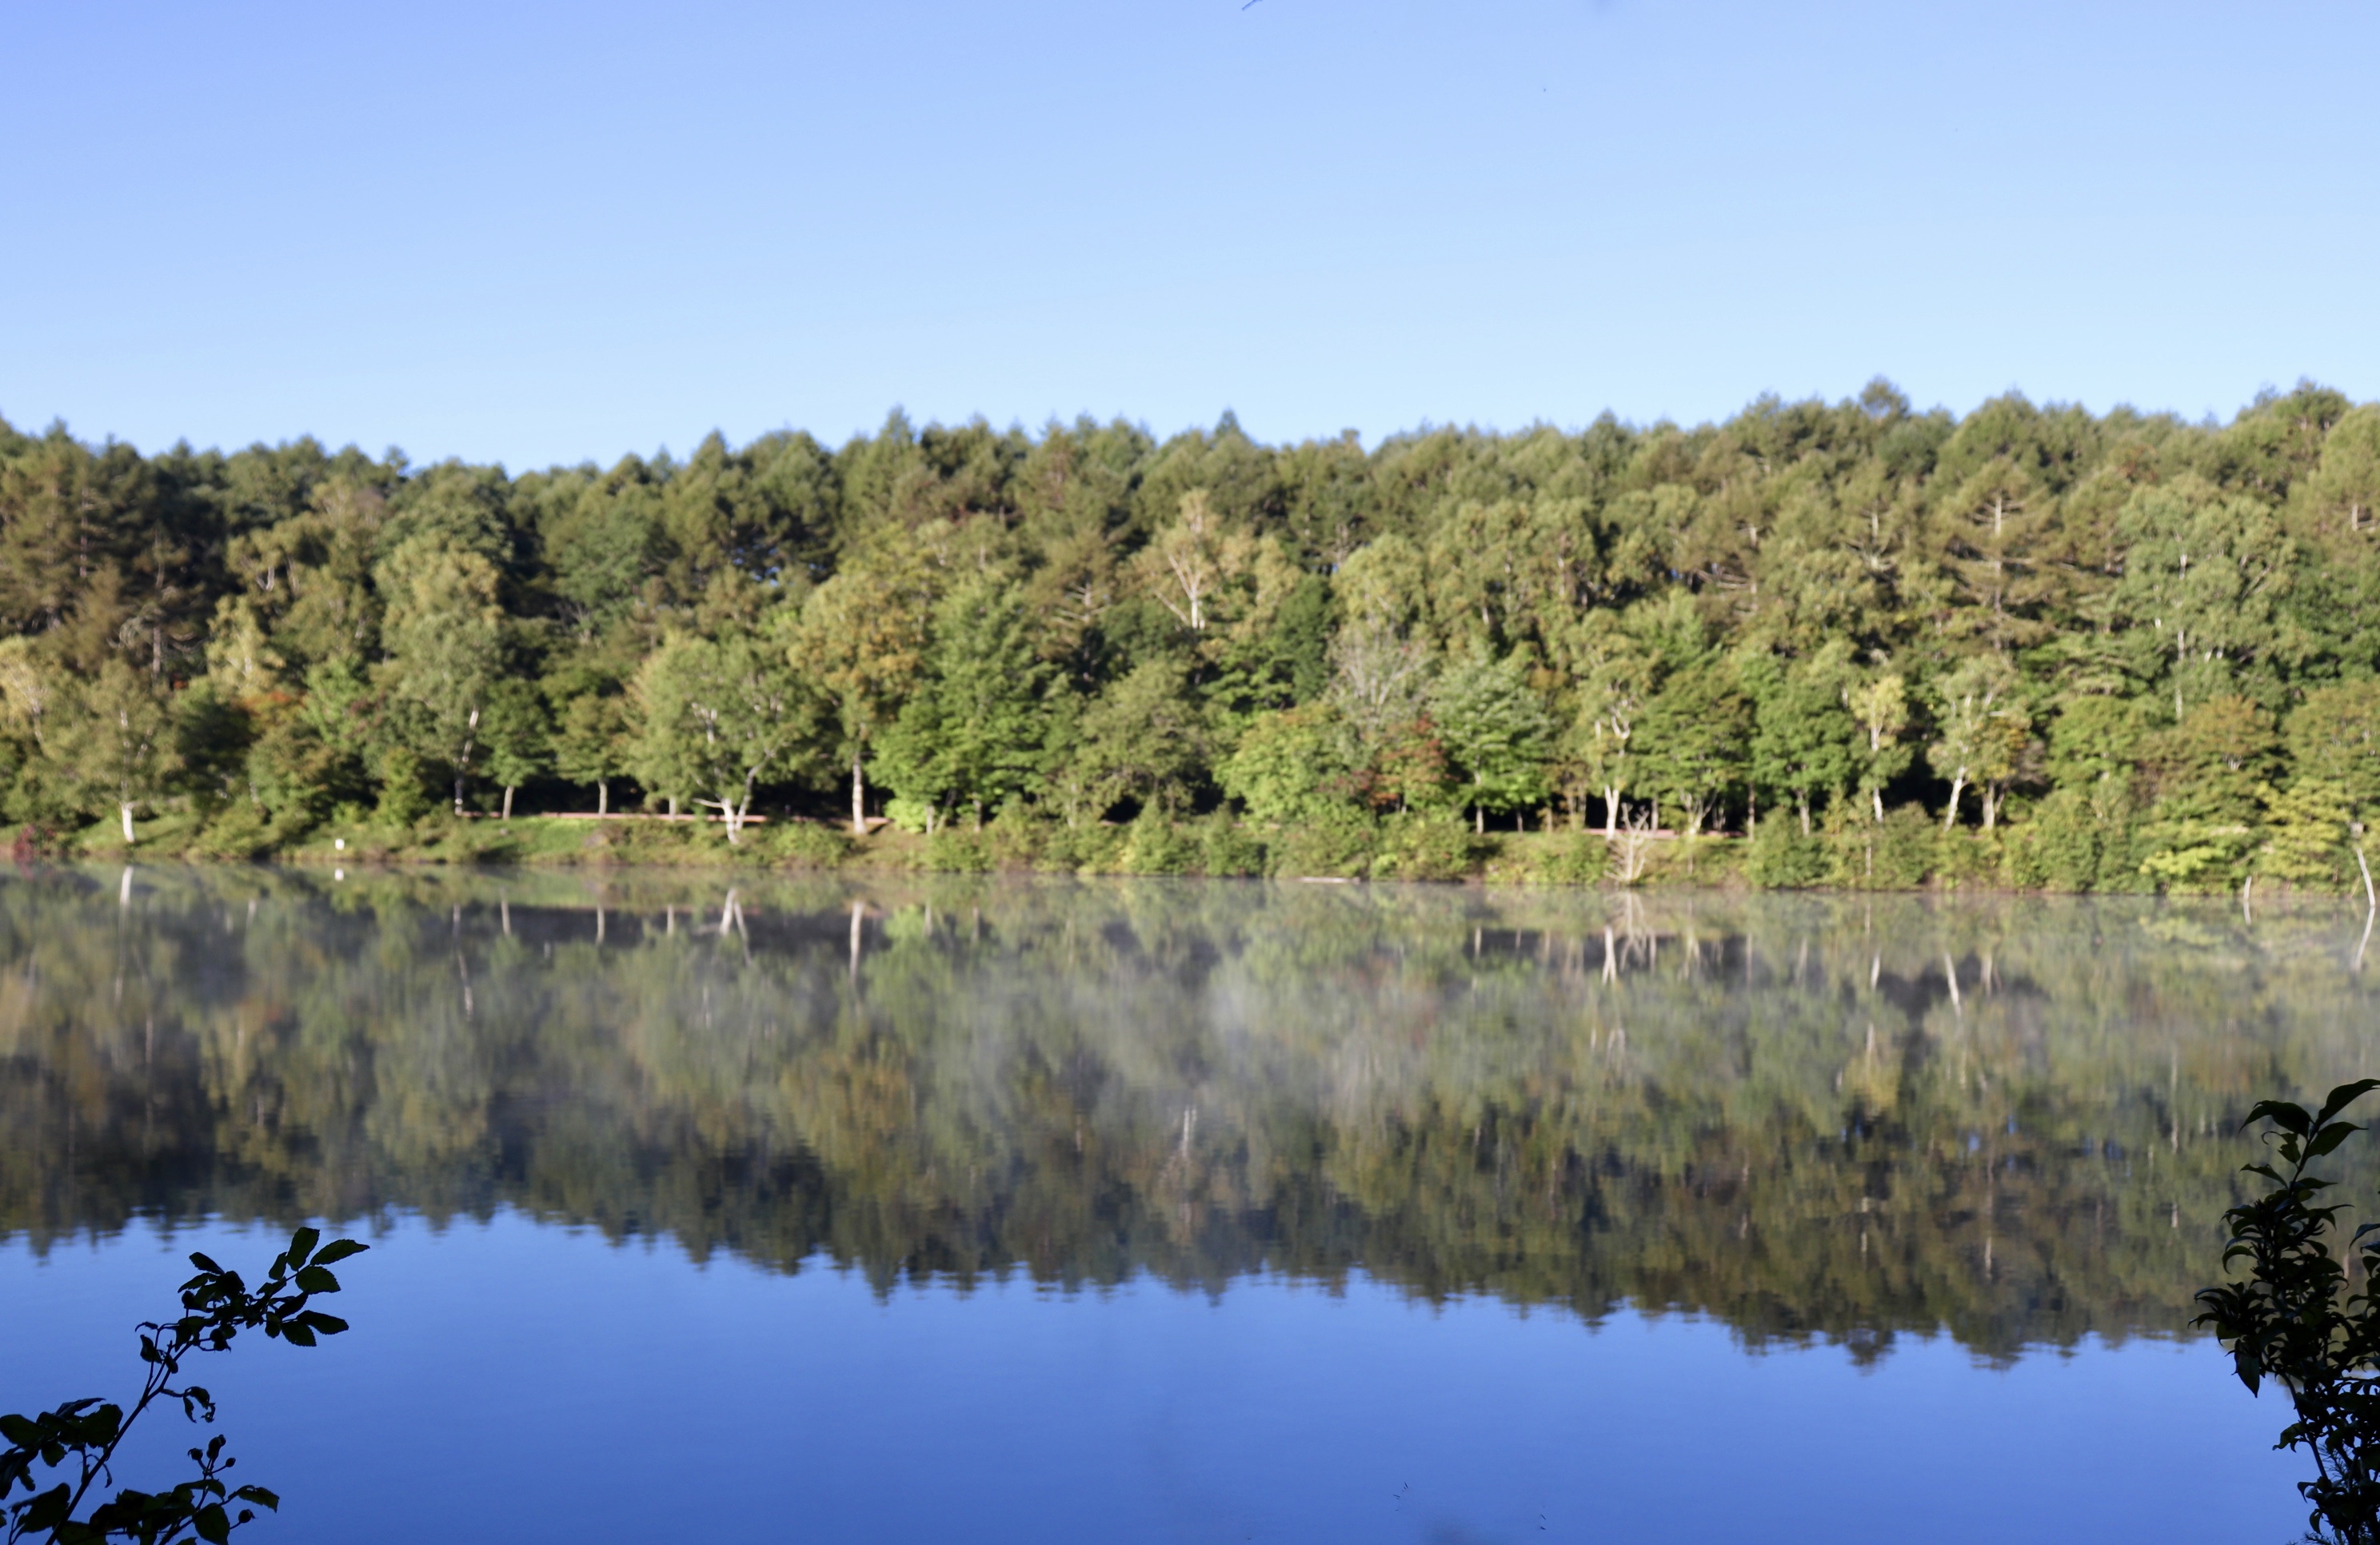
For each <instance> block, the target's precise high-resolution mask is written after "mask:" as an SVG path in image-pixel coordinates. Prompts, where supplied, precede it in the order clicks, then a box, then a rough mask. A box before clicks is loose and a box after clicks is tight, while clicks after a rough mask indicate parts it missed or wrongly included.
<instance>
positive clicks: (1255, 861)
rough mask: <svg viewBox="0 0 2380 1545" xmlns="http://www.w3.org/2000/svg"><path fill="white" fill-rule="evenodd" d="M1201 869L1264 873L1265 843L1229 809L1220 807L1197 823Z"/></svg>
mask: <svg viewBox="0 0 2380 1545" xmlns="http://www.w3.org/2000/svg"><path fill="white" fill-rule="evenodd" d="M1197 843H1198V872H1199V873H1201V874H1213V875H1237V874H1262V873H1263V872H1264V871H1265V845H1264V843H1263V842H1262V841H1261V840H1260V839H1259V838H1258V837H1257V834H1256V833H1254V832H1252V831H1250V830H1249V829H1248V828H1247V827H1245V826H1243V825H1242V824H1240V822H1238V821H1233V819H1232V817H1231V815H1230V814H1229V813H1228V812H1227V811H1223V810H1217V811H1216V812H1215V813H1214V814H1212V815H1210V816H1208V817H1207V819H1206V820H1204V821H1200V822H1199V823H1198V827H1197Z"/></svg>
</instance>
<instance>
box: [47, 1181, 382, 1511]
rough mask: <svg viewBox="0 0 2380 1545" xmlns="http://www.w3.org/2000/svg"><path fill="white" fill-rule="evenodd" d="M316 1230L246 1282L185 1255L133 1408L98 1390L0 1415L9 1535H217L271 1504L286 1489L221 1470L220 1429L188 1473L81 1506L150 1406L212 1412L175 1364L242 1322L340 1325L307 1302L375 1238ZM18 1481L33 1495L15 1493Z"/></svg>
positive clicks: (244, 1325)
mask: <svg viewBox="0 0 2380 1545" xmlns="http://www.w3.org/2000/svg"><path fill="white" fill-rule="evenodd" d="M321 1238H322V1235H321V1234H320V1233H319V1232H318V1231H316V1230H314V1229H311V1228H301V1229H299V1230H298V1231H297V1233H295V1234H293V1235H290V1236H289V1247H288V1248H286V1249H285V1250H283V1251H282V1252H281V1253H280V1254H279V1255H277V1256H275V1257H273V1264H272V1266H270V1267H269V1268H267V1269H266V1271H265V1274H264V1280H263V1282H262V1283H260V1284H258V1286H257V1287H256V1288H254V1289H253V1290H251V1289H250V1288H249V1286H248V1284H247V1283H246V1282H245V1281H243V1280H242V1279H241V1277H240V1274H239V1273H238V1272H237V1271H225V1269H224V1268H223V1267H221V1266H218V1265H217V1264H215V1262H214V1261H213V1260H212V1259H209V1258H208V1257H206V1256H204V1255H200V1254H194V1255H192V1256H191V1257H190V1264H191V1265H193V1266H195V1267H197V1268H198V1269H199V1271H198V1275H196V1276H194V1277H192V1278H191V1279H190V1280H189V1281H188V1282H186V1283H183V1284H182V1313H181V1316H180V1318H178V1319H176V1320H168V1321H157V1320H148V1321H143V1322H142V1323H141V1324H140V1326H139V1327H138V1332H139V1335H140V1361H141V1363H142V1365H143V1369H144V1371H143V1373H142V1376H141V1381H140V1396H139V1398H138V1399H136V1400H134V1401H133V1403H132V1408H131V1410H130V1411H129V1412H128V1411H126V1410H125V1409H124V1407H122V1406H120V1405H115V1404H114V1403H112V1402H103V1401H102V1400H100V1399H98V1398H97V1397H96V1396H94V1397H92V1398H90V1399H86V1400H70V1401H67V1403H66V1404H65V1405H60V1406H57V1407H55V1409H53V1410H48V1411H44V1412H42V1413H41V1414H40V1415H38V1416H31V1417H26V1416H16V1415H11V1416H5V1417H0V1437H4V1438H6V1440H7V1442H8V1444H9V1447H8V1449H7V1450H6V1453H0V1509H5V1512H6V1520H7V1534H6V1539H7V1540H8V1541H9V1542H10V1545H15V1542H16V1541H18V1540H27V1539H30V1540H45V1541H48V1542H50V1545H95V1542H97V1541H103V1540H130V1541H138V1542H140V1545H170V1542H171V1541H175V1540H180V1539H202V1540H206V1541H208V1542H209V1545H221V1542H222V1541H223V1540H225V1539H229V1538H230V1536H231V1532H232V1530H234V1529H236V1528H237V1527H240V1526H241V1525H243V1524H246V1523H249V1522H250V1521H251V1520H253V1519H254V1518H255V1516H256V1509H257V1508H260V1507H261V1508H265V1509H268V1510H277V1509H278V1508H279V1507H280V1505H281V1499H280V1498H279V1497H278V1496H277V1495H275V1494H274V1493H273V1492H271V1491H268V1490H265V1489H264V1488H263V1487H261V1486H237V1487H236V1486H233V1485H232V1484H231V1482H230V1481H229V1480H228V1479H227V1478H225V1477H226V1473H227V1472H228V1471H229V1470H230V1469H231V1468H232V1466H234V1465H235V1464H237V1461H236V1460H234V1459H232V1458H229V1457H228V1456H226V1455H225V1453H224V1437H223V1435H222V1434H221V1433H217V1434H215V1435H214V1436H213V1437H212V1438H209V1439H208V1440H207V1441H206V1442H205V1443H204V1444H203V1445H201V1446H200V1447H196V1448H192V1449H190V1450H189V1451H188V1454H189V1457H190V1460H191V1462H192V1463H194V1464H195V1465H197V1466H198V1474H197V1475H196V1476H195V1477H193V1478H190V1479H188V1480H186V1481H183V1482H181V1483H180V1484H178V1485H176V1486H175V1487H173V1488H172V1489H171V1490H164V1491H140V1490H134V1489H132V1488H129V1487H127V1488H125V1489H124V1490H119V1491H117V1492H116V1493H115V1495H114V1496H113V1497H110V1498H108V1499H107V1500H105V1501H103V1502H95V1503H93V1504H92V1505H91V1508H90V1511H89V1512H87V1513H86V1512H85V1511H84V1506H85V1504H86V1503H87V1502H91V1500H92V1498H91V1494H92V1490H93V1488H95V1487H99V1486H103V1485H106V1486H112V1485H114V1484H115V1474H114V1471H113V1468H112V1466H113V1465H114V1462H115V1454H116V1451H117V1449H119V1448H120V1447H122V1446H123V1443H124V1439H125V1436H126V1434H127V1433H128V1432H130V1431H131V1429H132V1427H133V1424H134V1423H136V1422H138V1421H139V1420H140V1418H141V1417H142V1416H144V1415H145V1414H147V1412H148V1411H149V1409H150V1408H151V1407H152V1406H153V1405H158V1404H160V1403H161V1402H171V1403H174V1404H177V1405H180V1406H181V1407H182V1415H183V1416H184V1417H186V1418H187V1419H188V1420H190V1421H193V1422H202V1423H210V1424H211V1423H212V1422H213V1421H214V1419H215V1402H214V1397H213V1396H212V1394H210V1393H207V1391H206V1389H205V1387H204V1386H202V1385H199V1384H189V1383H184V1382H182V1364H183V1362H184V1360H185V1359H187V1358H188V1357H189V1356H191V1355H192V1354H194V1353H199V1352H222V1351H225V1350H226V1349H228V1348H229V1347H230V1345H231V1344H232V1341H233V1339H234V1338H235V1337H237V1335H238V1334H239V1332H242V1331H254V1330H261V1331H262V1332H264V1334H265V1336H266V1338H267V1339H268V1340H275V1341H285V1342H287V1343H288V1344H290V1345H292V1346H312V1345H314V1344H316V1340H317V1338H319V1337H322V1336H330V1335H336V1334H338V1333H339V1332H342V1331H345V1330H346V1328H347V1322H346V1320H341V1319H339V1318H338V1317H337V1316H335V1315H329V1314H324V1313H323V1312H322V1310H320V1309H317V1308H311V1307H310V1304H311V1302H312V1300H313V1299H315V1298H318V1297H320V1296H323V1295H325V1294H331V1293H336V1292H338V1291H339V1279H338V1278H337V1277H335V1276H334V1275H332V1274H331V1270H330V1269H331V1267H332V1265H333V1264H334V1263H335V1262H337V1261H341V1260H345V1259H347V1258H348V1257H349V1256H353V1255H360V1254H361V1253H363V1251H365V1250H366V1249H368V1248H370V1247H369V1246H365V1245H358V1244H357V1243H356V1242H355V1241H354V1240H352V1239H334V1240H333V1241H332V1242H331V1243H330V1244H328V1245H324V1246H322V1247H321V1248H320V1249H317V1248H315V1246H316V1244H317V1243H318V1242H319V1241H320V1239H321ZM44 1483H48V1484H46V1485H45V1484H44ZM20 1489H21V1490H24V1491H25V1492H27V1493H29V1495H27V1496H25V1497H22V1498H19V1497H18V1495H17V1493H18V1490H20Z"/></svg>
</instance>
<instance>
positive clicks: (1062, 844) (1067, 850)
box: [1042, 821, 1128, 874]
mask: <svg viewBox="0 0 2380 1545" xmlns="http://www.w3.org/2000/svg"><path fill="white" fill-rule="evenodd" d="M1127 836H1128V828H1125V827H1122V826H1110V825H1108V824H1107V823H1106V822H1104V821H1085V822H1083V823H1082V824H1081V825H1079V826H1053V827H1051V828H1050V833H1049V839H1048V841H1047V842H1046V843H1045V844H1044V845H1043V848H1042V854H1043V862H1044V863H1046V864H1048V865H1049V866H1050V868H1052V869H1057V870H1072V871H1073V872H1075V873H1077V874H1113V873H1115V872H1117V871H1118V870H1121V869H1122V868H1123V845H1124V843H1125V841H1126V839H1127Z"/></svg>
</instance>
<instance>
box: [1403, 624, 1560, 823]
mask: <svg viewBox="0 0 2380 1545" xmlns="http://www.w3.org/2000/svg"><path fill="white" fill-rule="evenodd" d="M1429 705H1430V720H1431V723H1432V724H1435V725H1436V726H1437V729H1438V732H1439V735H1440V736H1442V737H1443V739H1444V741H1445V744H1446V748H1447V750H1448V753H1449V754H1450V756H1451V760H1453V762H1454V765H1455V769H1456V771H1457V772H1460V773H1461V774H1462V775H1463V776H1464V777H1466V778H1468V779H1469V780H1470V784H1471V789H1470V794H1471V809H1472V816H1473V821H1474V828H1473V829H1474V830H1475V831H1478V832H1483V833H1484V832H1485V831H1487V829H1488V811H1489V810H1491V809H1493V810H1495V811H1497V812H1498V813H1500V814H1501V813H1504V812H1507V811H1511V810H1514V809H1523V808H1524V807H1526V806H1527V805H1529V804H1531V803H1533V802H1535V801H1537V800H1541V799H1543V798H1544V797H1545V796H1546V758H1547V753H1548V749H1549V748H1550V743H1551V741H1552V738H1553V720H1552V718H1551V716H1550V715H1548V713H1547V712H1546V705H1545V702H1544V700H1541V699H1540V698H1539V697H1538V696H1537V694H1536V692H1535V691H1534V690H1533V689H1532V688H1531V687H1530V686H1529V682H1528V677H1527V675H1526V674H1525V673H1524V672H1523V671H1522V669H1521V668H1520V665H1519V663H1517V662H1516V661H1514V660H1512V658H1510V657H1509V656H1508V657H1507V658H1505V659H1502V660H1499V659H1497V658H1495V657H1494V656H1493V655H1491V654H1489V653H1488V646H1487V645H1486V644H1485V643H1484V642H1480V643H1475V644H1474V645H1473V646H1472V648H1471V651H1470V652H1469V653H1467V654H1466V655H1464V656H1463V658H1462V659H1461V660H1459V661H1457V662H1456V663H1454V664H1452V665H1451V666H1450V667H1449V668H1448V669H1447V670H1446V671H1445V672H1444V673H1442V674H1441V675H1439V678H1438V681H1437V682H1436V684H1435V685H1434V686H1433V687H1431V688H1430V694H1429Z"/></svg>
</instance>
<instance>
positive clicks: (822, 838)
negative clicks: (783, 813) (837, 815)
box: [776, 821, 851, 870]
mask: <svg viewBox="0 0 2380 1545" xmlns="http://www.w3.org/2000/svg"><path fill="white" fill-rule="evenodd" d="M776 845H777V851H778V852H779V853H780V854H782V855H783V858H784V861H785V862H786V863H787V864H788V865H790V866H791V867H793V868H795V869H803V870H826V869H833V868H834V867H836V866H837V865H839V864H841V863H842V862H843V861H844V858H848V857H849V856H850V854H851V839H850V838H849V837H847V836H845V835H844V833H842V832H841V831H839V830H837V829H835V828H834V827H832V826H821V825H820V824H819V823H818V822H817V821H787V822H785V824H784V825H783V826H782V827H780V828H778V834H777V836H776Z"/></svg>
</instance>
